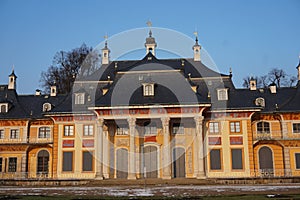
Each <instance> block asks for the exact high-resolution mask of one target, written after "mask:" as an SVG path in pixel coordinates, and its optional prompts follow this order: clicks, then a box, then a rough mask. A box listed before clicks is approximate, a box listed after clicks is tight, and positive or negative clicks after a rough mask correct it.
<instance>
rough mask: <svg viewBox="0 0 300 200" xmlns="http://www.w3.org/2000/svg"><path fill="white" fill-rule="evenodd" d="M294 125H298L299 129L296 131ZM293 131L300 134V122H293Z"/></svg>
mask: <svg viewBox="0 0 300 200" xmlns="http://www.w3.org/2000/svg"><path fill="white" fill-rule="evenodd" d="M294 125H297V126H298V128H297V130H296V131H295V129H294ZM292 128H293V133H296V134H298V133H300V123H293V127H292Z"/></svg>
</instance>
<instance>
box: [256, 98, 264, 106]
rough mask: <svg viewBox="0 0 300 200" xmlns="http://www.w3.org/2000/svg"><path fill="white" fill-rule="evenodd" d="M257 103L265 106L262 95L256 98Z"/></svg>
mask: <svg viewBox="0 0 300 200" xmlns="http://www.w3.org/2000/svg"><path fill="white" fill-rule="evenodd" d="M255 105H257V106H261V107H265V105H266V104H265V99H264V98H262V97H258V98H256V99H255Z"/></svg>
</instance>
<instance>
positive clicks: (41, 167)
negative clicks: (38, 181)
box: [37, 150, 49, 174]
mask: <svg viewBox="0 0 300 200" xmlns="http://www.w3.org/2000/svg"><path fill="white" fill-rule="evenodd" d="M48 171H49V153H48V151H46V150H42V151H40V152H39V153H38V156H37V173H38V174H48Z"/></svg>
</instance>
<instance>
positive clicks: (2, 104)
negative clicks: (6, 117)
mask: <svg viewBox="0 0 300 200" xmlns="http://www.w3.org/2000/svg"><path fill="white" fill-rule="evenodd" d="M3 106H4V107H5V111H4V112H2V108H3ZM7 112H8V104H7V103H0V113H7Z"/></svg>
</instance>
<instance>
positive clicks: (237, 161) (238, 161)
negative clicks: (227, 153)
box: [231, 149, 243, 170]
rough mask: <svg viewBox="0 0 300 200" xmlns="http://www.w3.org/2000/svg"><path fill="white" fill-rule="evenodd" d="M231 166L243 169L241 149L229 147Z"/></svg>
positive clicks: (234, 168)
mask: <svg viewBox="0 0 300 200" xmlns="http://www.w3.org/2000/svg"><path fill="white" fill-rule="evenodd" d="M231 166H232V169H233V170H236V169H243V150H242V149H231Z"/></svg>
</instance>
